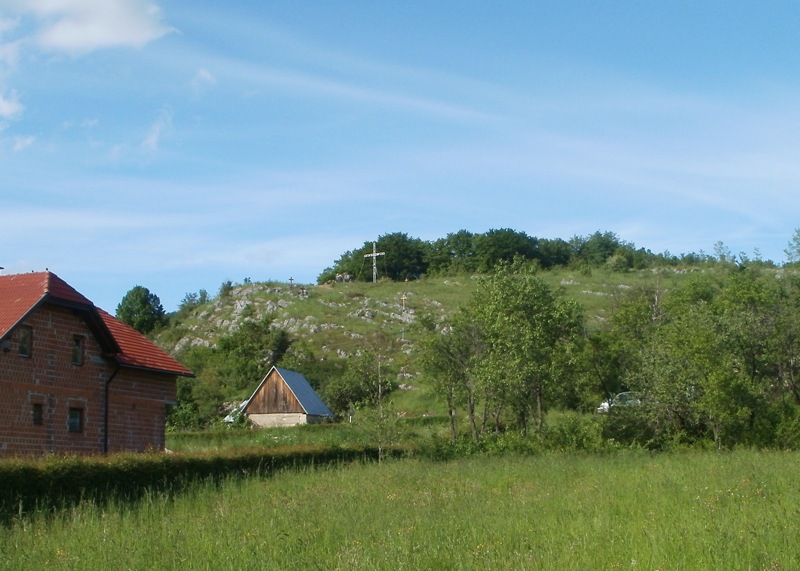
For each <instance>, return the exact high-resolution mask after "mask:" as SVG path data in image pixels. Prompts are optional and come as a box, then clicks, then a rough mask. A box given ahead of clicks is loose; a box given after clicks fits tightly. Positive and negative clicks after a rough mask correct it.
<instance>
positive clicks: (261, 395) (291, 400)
mask: <svg viewBox="0 0 800 571" xmlns="http://www.w3.org/2000/svg"><path fill="white" fill-rule="evenodd" d="M244 412H245V413H247V414H277V413H300V414H302V413H304V411H303V407H302V406H300V403H299V402H298V400H297V398H295V396H294V394H292V391H290V390H289V387H288V386H286V383H284V382H283V379H282V378H281V376H280V375H279V374H278V371H276V370H275V369H273V370H272V371H271V372H270V374H269V376H268V377H267V379H266V381H264V384H262V385H261V388H260V389H259V390H258V392H257V393H256V394H255V395H253V397H252V398H251V399H250V403H249V404H248V405H247V409H246V410H245V411H244Z"/></svg>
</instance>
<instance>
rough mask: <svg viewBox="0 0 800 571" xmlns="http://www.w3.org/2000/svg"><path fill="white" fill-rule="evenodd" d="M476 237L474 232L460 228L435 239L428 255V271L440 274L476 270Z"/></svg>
mask: <svg viewBox="0 0 800 571" xmlns="http://www.w3.org/2000/svg"><path fill="white" fill-rule="evenodd" d="M475 238H476V237H475V234H473V233H472V232H469V231H467V230H459V231H458V232H451V233H450V234H448V235H447V236H446V237H444V238H440V239H438V240H436V241H434V242H433V244H432V245H431V247H430V250H429V253H428V257H427V262H428V271H429V272H430V273H435V274H440V275H455V274H461V273H469V272H474V271H476V270H477V258H476V256H475Z"/></svg>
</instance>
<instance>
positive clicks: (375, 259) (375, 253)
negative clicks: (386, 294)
mask: <svg viewBox="0 0 800 571" xmlns="http://www.w3.org/2000/svg"><path fill="white" fill-rule="evenodd" d="M377 249H378V245H377V244H376V243H375V242H373V243H372V253H371V254H364V257H365V258H372V283H378V256H385V255H386V252H378V251H377Z"/></svg>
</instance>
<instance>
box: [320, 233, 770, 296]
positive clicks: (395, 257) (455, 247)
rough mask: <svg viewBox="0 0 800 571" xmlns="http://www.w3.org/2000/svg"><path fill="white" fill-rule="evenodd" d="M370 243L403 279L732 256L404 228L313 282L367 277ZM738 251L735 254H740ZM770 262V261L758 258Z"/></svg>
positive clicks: (579, 239) (605, 240)
mask: <svg viewBox="0 0 800 571" xmlns="http://www.w3.org/2000/svg"><path fill="white" fill-rule="evenodd" d="M373 245H374V247H375V248H377V250H378V251H379V252H383V255H382V256H380V257H379V258H378V260H377V262H376V263H377V265H378V270H379V274H380V276H381V277H382V278H386V279H390V280H394V281H403V280H410V279H417V278H419V277H421V276H423V275H440V276H441V275H456V274H464V273H485V272H491V271H493V269H494V268H495V266H497V264H498V263H500V262H511V261H513V260H514V259H516V258H521V259H523V260H528V261H535V262H536V263H538V264H539V266H540V267H541V268H543V269H550V268H554V267H565V266H574V267H582V268H598V267H602V266H607V267H609V268H611V269H613V270H617V271H624V270H629V269H645V268H651V267H657V266H677V265H684V266H686V265H697V264H701V263H704V262H708V261H710V260H713V261H719V260H725V259H726V258H727V259H734V258H735V257H734V256H732V255H731V254H730V252H729V251H728V250H727V248H725V246H724V244H722V243H721V242H718V243H717V244H716V245H715V252H714V255H709V254H705V253H703V252H701V253H699V254H697V253H689V254H681V255H673V254H670V253H669V252H664V253H660V254H656V253H653V252H651V251H650V250H648V249H645V248H639V247H636V246H635V245H634V244H633V243H631V242H626V241H624V240H622V239H620V238H619V237H618V236H617V235H616V234H615V233H614V232H601V231H599V230H598V231H597V232H595V233H593V234H590V235H588V236H574V237H572V238H571V239H569V240H563V239H561V238H555V239H548V238H536V237H534V236H529V235H528V234H526V233H525V232H521V231H518V230H512V229H510V228H502V229H492V230H489V231H487V232H484V233H473V232H469V231H467V230H459V231H458V232H452V233H450V234H447V236H445V237H444V238H439V239H437V240H434V241H424V240H421V239H419V238H413V237H410V236H409V235H408V234H406V233H403V232H394V233H389V234H383V235H381V236H379V237H378V238H377V239H376V240H374V241H367V242H364V244H363V245H362V246H360V247H357V248H353V249H352V250H348V251H347V252H345V253H343V254H342V255H341V256H340V257H339V258H338V259H337V260H336V261H335V262H334V264H333V265H332V266H331V267H328V268H325V270H323V271H322V273H321V274H320V275H319V276H318V277H317V283H319V284H322V283H327V282H333V281H335V280H336V279H337V276H339V278H341V276H348V278H349V279H353V280H361V281H369V280H371V279H372V269H371V267H372V261H371V258H368V257H367V255H369V254H371V253H372V251H373ZM744 258H745V256H744V255H743V254H740V255H739V259H744ZM755 261H758V262H759V263H762V264H765V265H774V264H773V263H772V262H762V261H761V260H755Z"/></svg>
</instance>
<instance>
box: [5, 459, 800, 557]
mask: <svg viewBox="0 0 800 571" xmlns="http://www.w3.org/2000/svg"><path fill="white" fill-rule="evenodd" d="M799 460H800V455H798V454H796V453H777V452H772V453H765V452H751V451H736V452H732V453H725V454H718V453H711V452H691V453H674V454H660V455H651V454H646V453H641V452H620V453H613V454H605V455H574V454H544V455H541V456H534V457H473V458H469V459H462V460H458V461H453V462H447V463H445V462H442V463H437V462H430V461H424V460H393V461H389V462H384V463H382V464H354V465H342V466H335V467H328V468H317V469H307V470H303V471H301V472H296V471H288V472H283V473H279V474H276V475H274V476H272V477H268V478H263V479H260V478H252V479H249V480H244V481H241V480H240V481H233V480H232V481H230V482H227V483H224V484H222V485H221V486H213V485H197V486H196V487H194V488H192V489H191V490H190V491H189V492H186V493H183V494H181V495H180V496H177V497H164V496H150V497H146V498H145V500H143V501H141V502H140V503H139V504H137V505H136V506H135V507H130V506H127V507H126V506H114V505H112V506H106V507H105V508H102V509H101V508H98V507H96V506H93V505H91V504H83V505H80V506H78V507H76V508H74V509H70V510H67V511H64V512H61V513H58V514H55V515H47V514H38V515H35V516H33V517H31V518H25V519H21V520H18V521H16V523H15V524H14V525H12V526H11V527H10V528H5V529H2V530H0V567H2V568H3V569H14V570H25V569H36V570H40V569H82V570H86V569H104V570H106V569H146V570H150V569H214V570H224V569H237V570H241V569H287V570H292V569H303V570H304V569H436V570H439V569H557V570H563V569H581V570H586V569H647V570H656V569H662V570H668V569H669V570H674V569H698V570H709V569H720V570H723V569H724V570H729V569H737V570H738V569H759V570H766V569H798V568H800V527H798V525H797V520H798V515H800V514H799V513H798V512H800V479H798V478H797V476H796V472H797V468H796V467H797V464H798V461H799Z"/></svg>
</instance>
